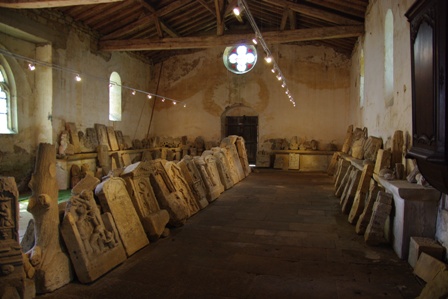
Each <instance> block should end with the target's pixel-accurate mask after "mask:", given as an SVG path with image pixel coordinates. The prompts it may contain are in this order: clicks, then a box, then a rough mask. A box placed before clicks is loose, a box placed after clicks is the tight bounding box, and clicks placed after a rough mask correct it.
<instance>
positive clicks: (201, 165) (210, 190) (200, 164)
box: [193, 156, 222, 202]
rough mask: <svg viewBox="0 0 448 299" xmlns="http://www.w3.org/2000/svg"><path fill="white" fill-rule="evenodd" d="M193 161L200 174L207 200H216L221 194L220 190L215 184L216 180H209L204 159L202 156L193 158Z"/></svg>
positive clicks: (209, 176)
mask: <svg viewBox="0 0 448 299" xmlns="http://www.w3.org/2000/svg"><path fill="white" fill-rule="evenodd" d="M193 161H194V164H195V165H196V168H197V169H198V170H199V172H200V174H201V177H202V181H203V182H204V185H205V191H206V195H207V200H208V201H209V202H212V201H214V200H215V199H217V198H218V196H219V195H220V194H221V190H220V188H219V186H218V185H217V184H216V180H214V179H212V178H211V173H210V169H209V168H207V164H206V163H205V160H204V158H203V157H202V156H195V157H193ZM221 186H222V185H221Z"/></svg>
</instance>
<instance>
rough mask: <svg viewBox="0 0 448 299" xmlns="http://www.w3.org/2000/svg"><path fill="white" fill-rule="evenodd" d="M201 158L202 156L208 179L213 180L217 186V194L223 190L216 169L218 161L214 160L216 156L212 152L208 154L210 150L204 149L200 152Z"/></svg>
mask: <svg viewBox="0 0 448 299" xmlns="http://www.w3.org/2000/svg"><path fill="white" fill-rule="evenodd" d="M202 158H204V161H205V164H206V166H205V167H206V169H207V172H208V173H209V174H210V179H211V180H212V181H213V182H214V184H215V185H216V186H218V187H217V188H218V190H219V194H221V193H223V192H224V189H225V188H224V185H223V183H222V182H221V178H220V176H219V171H218V163H217V162H216V157H215V156H213V154H210V151H204V152H203V153H202Z"/></svg>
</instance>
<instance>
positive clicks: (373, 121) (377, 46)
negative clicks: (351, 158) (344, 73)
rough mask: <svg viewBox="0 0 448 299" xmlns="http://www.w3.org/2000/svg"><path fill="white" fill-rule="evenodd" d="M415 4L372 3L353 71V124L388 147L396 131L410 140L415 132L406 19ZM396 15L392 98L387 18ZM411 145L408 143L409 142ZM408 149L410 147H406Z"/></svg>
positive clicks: (387, 0)
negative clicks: (387, 86) (386, 81)
mask: <svg viewBox="0 0 448 299" xmlns="http://www.w3.org/2000/svg"><path fill="white" fill-rule="evenodd" d="M413 2H414V1H413V0H400V1H395V0H381V1H378V0H376V1H370V4H369V7H368V11H367V15H366V20H365V35H364V36H363V37H362V38H359V39H358V43H357V45H356V47H355V50H354V52H353V56H352V61H351V71H350V104H349V107H350V111H351V113H350V123H352V124H353V125H354V126H355V127H361V128H363V127H367V129H368V132H369V135H372V136H377V137H382V138H383V141H384V142H385V143H386V146H387V145H388V144H389V142H390V140H391V137H392V136H393V134H394V132H395V131H396V130H402V131H403V132H404V133H405V136H407V139H409V136H410V132H411V131H412V110H411V108H412V107H411V101H412V91H411V64H410V61H411V60H410V59H411V58H410V36H409V23H408V21H407V19H406V17H405V16H404V14H405V12H406V11H407V10H408V8H409V7H410V6H411V5H412V3H413ZM389 9H390V10H391V11H392V15H393V98H392V99H390V98H389V97H388V96H386V91H385V84H384V69H385V63H384V61H385V57H384V56H385V41H384V36H385V29H384V28H385V18H386V14H387V11H388V10H389ZM361 50H363V52H364V74H365V77H364V78H365V79H364V82H365V87H364V105H362V106H361V105H360V70H361V66H360V53H361ZM408 142H409V141H408ZM407 146H409V144H407Z"/></svg>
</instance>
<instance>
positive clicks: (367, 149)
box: [364, 136, 383, 162]
mask: <svg viewBox="0 0 448 299" xmlns="http://www.w3.org/2000/svg"><path fill="white" fill-rule="evenodd" d="M382 146H383V139H381V138H379V137H375V136H369V138H367V141H366V143H365V144H364V159H367V160H370V161H372V162H375V161H376V157H377V154H378V150H379V149H380V148H381V147H382Z"/></svg>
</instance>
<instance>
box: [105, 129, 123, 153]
mask: <svg viewBox="0 0 448 299" xmlns="http://www.w3.org/2000/svg"><path fill="white" fill-rule="evenodd" d="M106 131H107V140H108V141H109V146H110V149H111V150H113V151H118V150H119V149H120V147H119V146H118V142H117V136H115V130H114V127H112V126H107V127H106Z"/></svg>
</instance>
